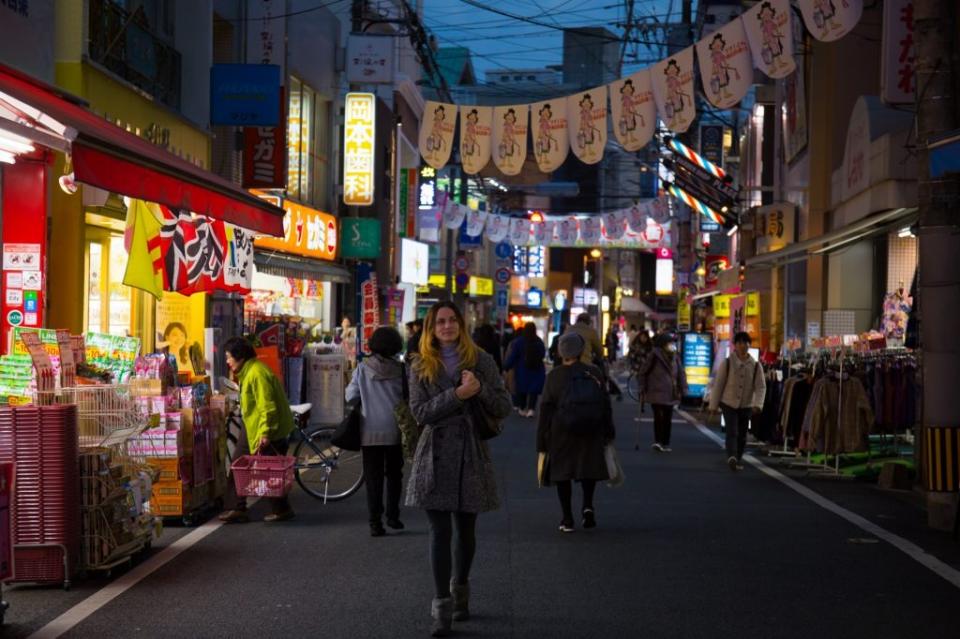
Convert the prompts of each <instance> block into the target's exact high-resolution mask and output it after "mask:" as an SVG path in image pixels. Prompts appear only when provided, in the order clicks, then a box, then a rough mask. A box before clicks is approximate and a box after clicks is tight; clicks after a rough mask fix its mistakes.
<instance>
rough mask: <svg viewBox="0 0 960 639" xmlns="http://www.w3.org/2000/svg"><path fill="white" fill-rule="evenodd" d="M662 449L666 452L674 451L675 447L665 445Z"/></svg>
mask: <svg viewBox="0 0 960 639" xmlns="http://www.w3.org/2000/svg"><path fill="white" fill-rule="evenodd" d="M660 450H662V451H663V452H665V453H672V452H673V449H672V448H670V447H669V446H663V447H662V448H661V449H660Z"/></svg>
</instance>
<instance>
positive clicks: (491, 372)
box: [406, 352, 510, 513]
mask: <svg viewBox="0 0 960 639" xmlns="http://www.w3.org/2000/svg"><path fill="white" fill-rule="evenodd" d="M473 373H474V375H476V376H477V379H479V380H480V386H481V390H480V393H479V394H478V395H477V396H476V397H474V398H472V399H471V400H468V401H479V402H481V403H482V404H483V406H484V408H485V409H486V410H487V412H488V413H489V414H490V415H491V416H493V417H496V418H498V419H503V418H506V417H507V416H508V415H509V414H510V394H509V393H508V392H507V389H506V388H504V385H503V379H502V378H501V377H500V373H499V371H498V370H497V365H496V362H494V360H493V358H492V357H491V356H490V355H488V354H487V353H484V352H481V353H479V356H478V359H477V365H476V367H475V368H474V370H473ZM455 377H456V379H451V377H450V376H449V375H447V373H446V371H445V370H443V369H442V368H441V371H440V375H439V376H438V378H437V380H436V382H435V383H431V382H428V381H426V380H423V379H421V378H420V376H419V375H417V373H416V371H415V370H413V367H411V370H410V409H411V410H412V411H413V415H414V417H416V419H417V421H418V422H419V423H420V424H421V425H422V426H423V433H422V434H421V435H420V441H419V442H418V443H417V452H416V454H415V455H414V458H413V466H412V469H411V471H410V481H409V484H408V486H407V500H406V504H407V505H408V506H416V507H419V508H423V509H426V510H444V511H449V512H467V513H482V512H487V511H490V510H496V509H497V508H499V507H500V499H499V496H498V494H497V485H496V479H495V477H494V470H493V462H492V460H491V458H490V449H489V448H488V447H487V443H486V442H485V441H481V440H480V439H479V438H478V437H477V434H476V430H475V429H474V426H473V422H472V419H471V417H470V415H469V413H468V411H467V405H466V403H465V402H462V401H460V399H458V398H457V396H456V395H455V394H454V391H455V390H456V387H457V384H458V383H459V381H460V371H459V370H458V371H457V374H456V376H455Z"/></svg>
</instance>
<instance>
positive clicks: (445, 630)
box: [430, 597, 453, 637]
mask: <svg viewBox="0 0 960 639" xmlns="http://www.w3.org/2000/svg"><path fill="white" fill-rule="evenodd" d="M430 616H431V617H433V626H432V628H431V632H430V634H431V636H433V637H446V636H447V635H449V634H450V630H451V629H452V627H453V597H447V598H445V599H434V600H433V605H432V606H431V607H430Z"/></svg>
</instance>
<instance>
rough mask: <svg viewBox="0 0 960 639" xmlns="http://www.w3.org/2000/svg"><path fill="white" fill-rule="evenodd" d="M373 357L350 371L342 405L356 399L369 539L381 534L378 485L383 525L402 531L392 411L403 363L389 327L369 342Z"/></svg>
mask: <svg viewBox="0 0 960 639" xmlns="http://www.w3.org/2000/svg"><path fill="white" fill-rule="evenodd" d="M369 345H370V350H371V351H372V352H373V355H371V356H370V357H365V358H364V359H363V360H361V361H360V364H359V365H358V366H357V367H356V368H355V369H354V370H353V378H352V379H351V380H350V384H349V385H348V386H347V391H346V395H347V401H348V402H352V401H354V400H356V399H359V400H360V409H361V414H362V415H363V420H362V422H361V427H360V433H361V448H360V450H361V456H362V458H363V478H364V483H366V486H367V512H368V513H369V515H370V535H371V536H372V537H383V536H384V535H385V534H387V531H386V529H384V527H383V522H382V520H381V517H382V516H383V514H384V505H383V485H384V480H386V485H387V505H386V515H387V525H388V526H390V527H391V528H393V529H394V530H402V529H403V522H401V521H400V495H401V493H403V472H402V471H403V452H402V450H401V446H400V430H399V429H398V428H397V420H396V417H395V416H394V409H395V408H396V406H397V404H399V403H400V402H402V401H403V375H404V369H403V364H401V363H400V362H399V361H398V360H397V355H398V354H399V353H400V351H402V350H403V338H402V337H400V333H399V332H398V331H397V330H396V329H395V328H393V327H390V326H381V327H380V328H378V329H377V330H375V331H374V332H373V335H372V336H371V337H370V341H369Z"/></svg>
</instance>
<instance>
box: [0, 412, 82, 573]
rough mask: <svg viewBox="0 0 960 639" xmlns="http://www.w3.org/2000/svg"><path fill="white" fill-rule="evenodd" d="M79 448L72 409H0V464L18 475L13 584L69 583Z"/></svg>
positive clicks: (75, 550) (75, 553)
mask: <svg viewBox="0 0 960 639" xmlns="http://www.w3.org/2000/svg"><path fill="white" fill-rule="evenodd" d="M9 442H12V444H13V445H12V447H8V446H4V445H3V444H4V443H9ZM77 446H78V444H77V407H76V406H74V405H54V406H15V407H11V406H3V407H0V462H6V461H12V462H14V463H15V464H16V473H17V475H16V484H15V485H16V494H15V499H14V504H13V544H14V565H15V566H16V575H15V576H14V579H13V581H15V582H30V583H62V584H64V586H69V584H70V572H71V568H70V567H71V566H72V565H74V564H75V562H76V560H77V558H78V557H79V554H80V477H79V468H78V448H77ZM11 450H12V452H13V455H12V456H11V455H10V454H9V452H8V451H11ZM5 457H6V458H5Z"/></svg>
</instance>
